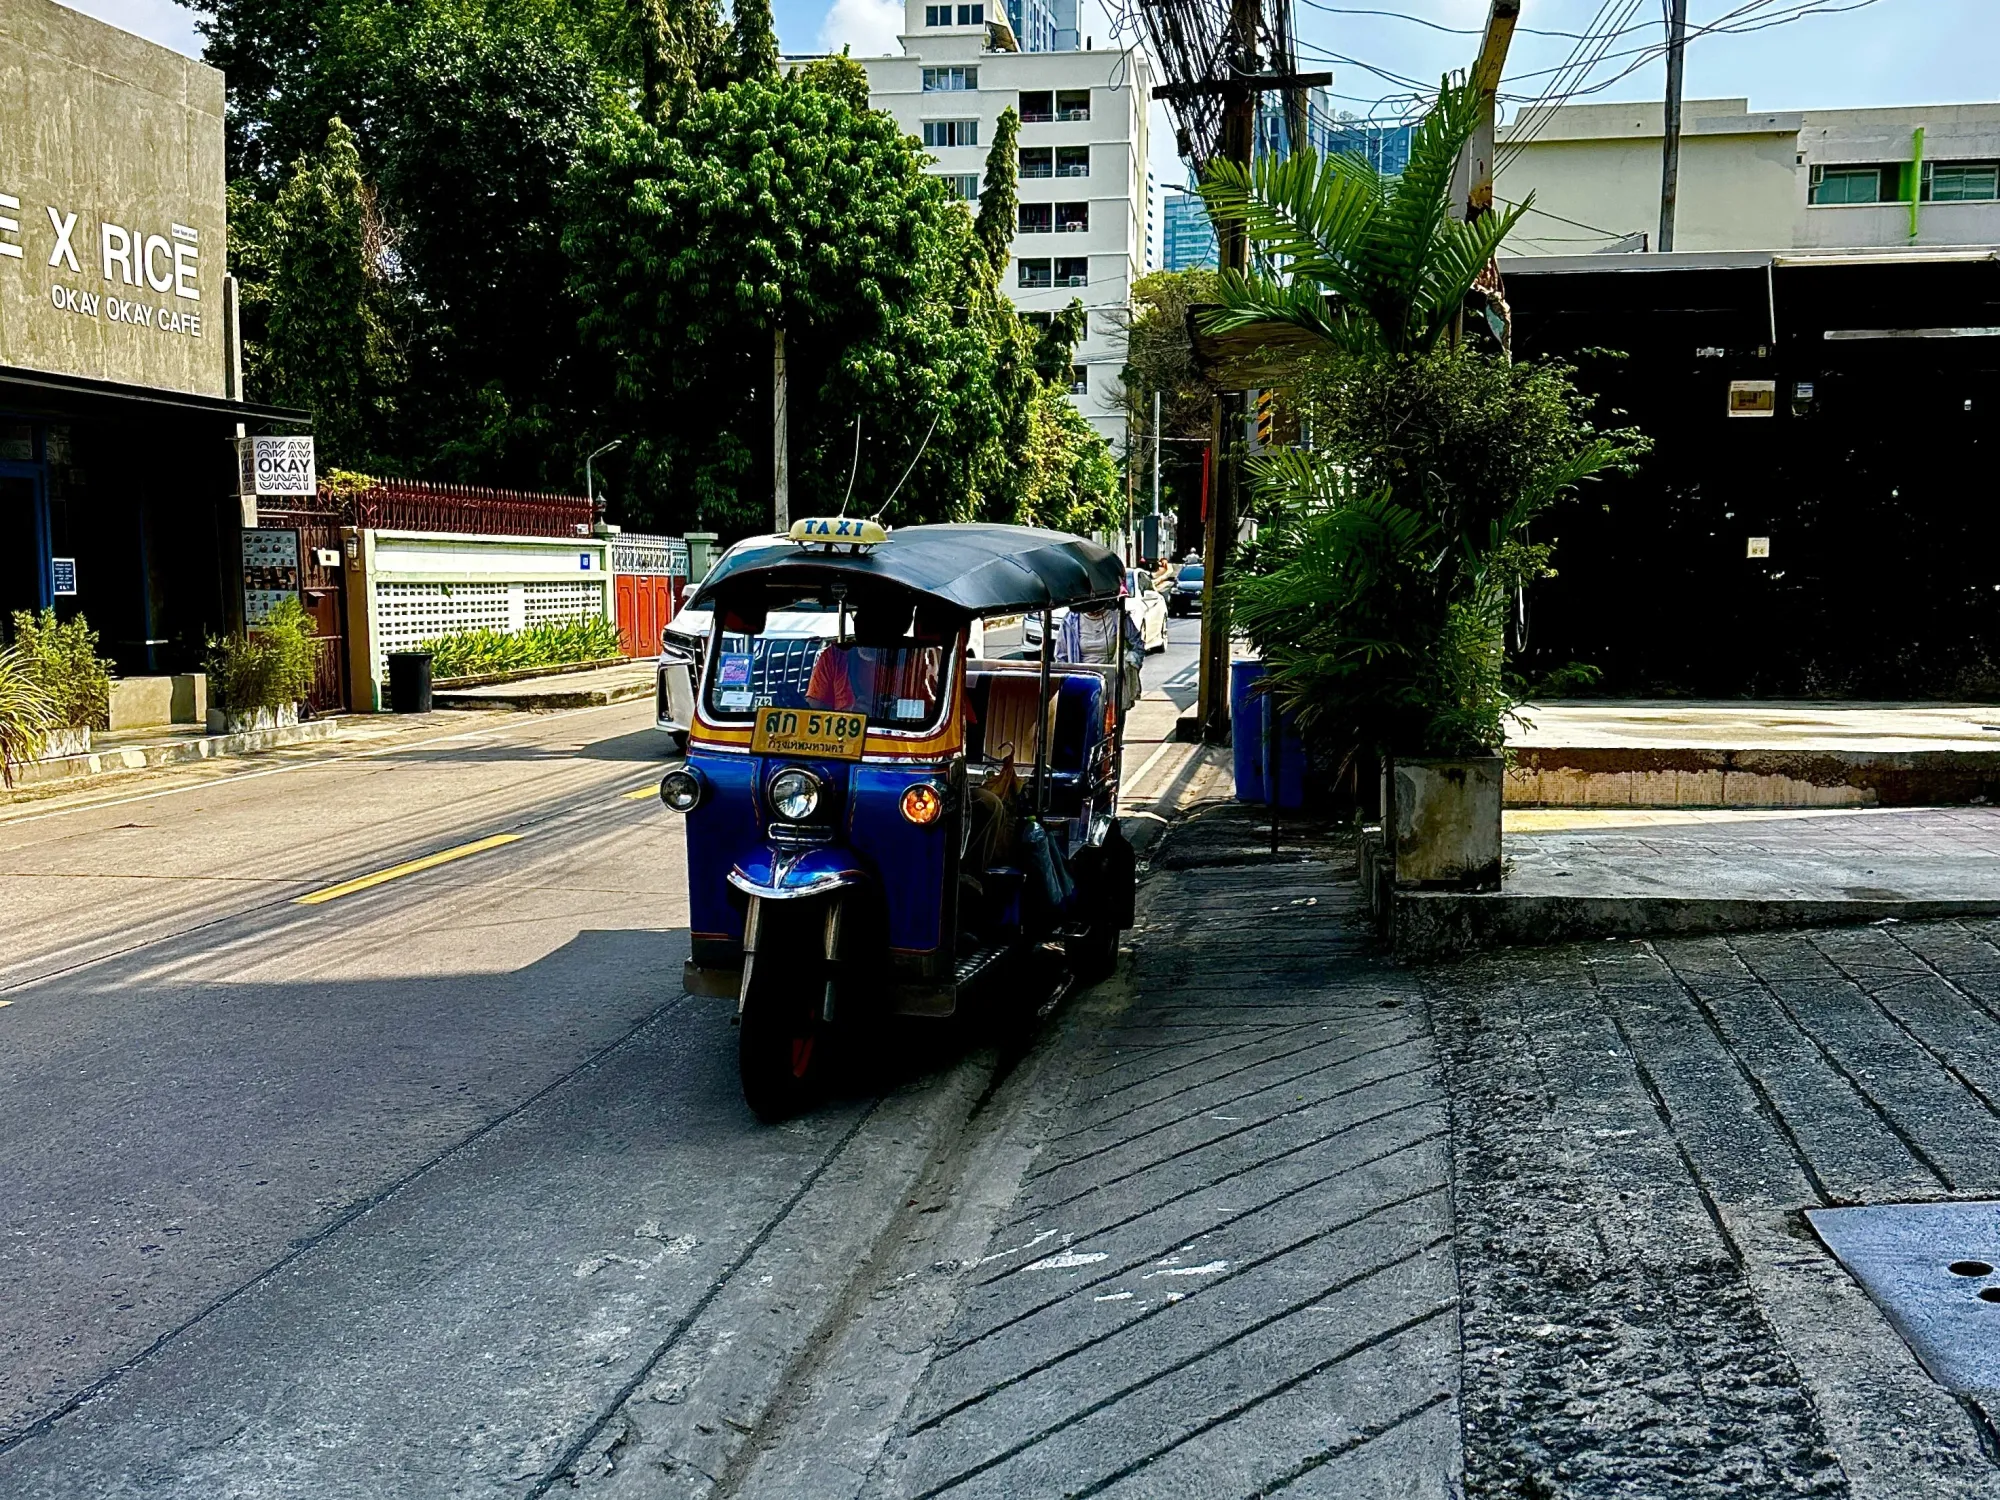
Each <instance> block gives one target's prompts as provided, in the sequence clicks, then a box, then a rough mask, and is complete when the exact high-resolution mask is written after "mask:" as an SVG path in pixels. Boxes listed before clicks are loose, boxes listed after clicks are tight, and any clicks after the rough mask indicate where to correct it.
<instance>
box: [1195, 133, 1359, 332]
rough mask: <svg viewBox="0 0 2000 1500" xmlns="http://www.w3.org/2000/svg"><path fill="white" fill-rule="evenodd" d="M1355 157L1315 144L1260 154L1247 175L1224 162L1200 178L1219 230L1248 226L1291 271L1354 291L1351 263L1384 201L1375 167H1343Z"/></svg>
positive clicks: (1261, 244)
mask: <svg viewBox="0 0 2000 1500" xmlns="http://www.w3.org/2000/svg"><path fill="white" fill-rule="evenodd" d="M1349 161H1350V159H1349V158H1344V157H1341V156H1338V155H1335V156H1331V157H1322V156H1320V155H1319V154H1318V153H1317V152H1315V151H1313V150H1312V149H1310V148H1306V149H1304V150H1300V151H1298V152H1295V153H1293V154H1292V155H1290V156H1279V155H1276V154H1272V155H1268V156H1263V157H1260V158H1258V160H1257V161H1256V163H1255V164H1254V165H1253V166H1252V167H1251V168H1250V169H1249V170H1248V171H1247V172H1246V171H1245V170H1244V169H1243V168H1242V167H1240V166H1238V165H1236V164H1235V163H1233V162H1226V161H1218V162H1216V163H1215V164H1214V165H1213V166H1211V167H1210V168H1209V172H1208V176H1207V178H1206V180H1204V181H1203V183H1202V186H1201V195H1202V201H1203V202H1204V203H1205V204H1207V205H1208V211H1209V215H1210V217H1211V218H1213V219H1214V220H1215V222H1216V224H1217V226H1218V227H1219V228H1220V227H1225V226H1229V225H1240V226H1242V228H1243V231H1244V233H1245V234H1246V235H1247V236H1248V237H1249V239H1250V241H1251V243H1252V244H1253V245H1255V246H1256V247H1257V248H1258V250H1260V251H1261V252H1263V254H1264V255H1265V256H1266V257H1276V258H1278V259H1280V260H1282V262H1283V263H1284V267H1285V271H1286V272H1287V273H1288V274H1289V275H1290V276H1292V277H1294V278H1298V279H1304V280H1309V281H1316V282H1318V283H1319V284H1320V285H1321V286H1324V287H1325V288H1327V290H1329V291H1331V292H1333V293H1335V294H1336V295H1340V296H1351V295H1352V294H1353V292H1354V290H1355V287H1354V282H1353V277H1352V274H1351V270H1350V268H1351V267H1352V266H1353V264H1354V262H1355V258H1356V256H1357V255H1358V254H1359V252H1360V250H1361V247H1362V245H1363V243H1364V242H1365V240H1366V237H1367V233H1368V226H1369V223H1370V222H1371V220H1372V219H1373V218H1374V216H1375V214H1376V213H1377V212H1379V211H1380V208H1381V205H1382V201H1383V200H1382V189H1381V184H1380V182H1379V180H1378V179H1377V178H1376V177H1375V175H1374V170H1373V168H1371V167H1368V166H1367V165H1366V164H1365V163H1364V164H1362V168H1361V170H1360V171H1356V170H1354V169H1353V168H1352V166H1351V165H1341V164H1342V163H1344V162H1349Z"/></svg>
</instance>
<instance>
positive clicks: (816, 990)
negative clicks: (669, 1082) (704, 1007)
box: [736, 909, 828, 1123]
mask: <svg viewBox="0 0 2000 1500" xmlns="http://www.w3.org/2000/svg"><path fill="white" fill-rule="evenodd" d="M773 915H774V914H773V913H772V912H771V911H769V910H768V909H767V910H766V911H765V913H764V917H763V920H764V922H765V924H766V927H765V938H764V941H762V942H760V943H759V945H758V952H757V954H756V955H755V957H754V958H752V960H751V962H750V970H749V973H748V974H747V975H746V976H745V977H744V992H743V997H742V998H743V1013H742V1016H741V1018H740V1021H739V1024H738V1027H737V1033H736V1066H737V1071H738V1073H739V1074H740V1076H741V1078H742V1080H743V1098H744V1100H745V1102H747V1103H748V1104H749V1106H750V1108H751V1110H752V1111H754V1112H755V1113H756V1115H757V1117H758V1118H759V1119H761V1120H764V1121H766V1122H772V1123H775V1122H776V1121H779V1120H786V1119H790V1118H791V1117H792V1116H793V1115H796V1114H798V1113H799V1112H800V1111H802V1110H805V1109H807V1108H810V1107H811V1106H812V1105H813V1104H814V1103H816V1102H817V1101H818V1098H819V1096H820V1094H821V1092H822V1091H823V1088H824V1085H825V1081H826V1074H827V1051H828V1048H827V1027H826V1024H825V1022H824V1021H823V1020H822V1019H821V1009H822V1006H823V1005H824V1003H825V992H826V979H825V976H824V973H823V970H824V967H825V965H824V964H823V963H822V962H818V961H815V960H814V959H809V958H802V957H800V955H801V953H810V952H811V951H812V942H811V937H810V935H808V934H800V935H799V938H800V939H803V942H801V941H797V940H793V939H791V938H788V937H780V936H779V934H777V933H776V932H774V931H772V928H774V927H776V926H777V925H778V922H777V921H774V920H773ZM782 920H783V919H782V918H780V919H779V921H782Z"/></svg>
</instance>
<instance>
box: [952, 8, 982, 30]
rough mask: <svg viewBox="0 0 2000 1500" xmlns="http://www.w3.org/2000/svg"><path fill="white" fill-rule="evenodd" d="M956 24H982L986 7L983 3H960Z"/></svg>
mask: <svg viewBox="0 0 2000 1500" xmlns="http://www.w3.org/2000/svg"><path fill="white" fill-rule="evenodd" d="M958 24H959V25H961V26H984V25H985V24H986V7H985V6H984V5H961V6H960V7H959V8H958Z"/></svg>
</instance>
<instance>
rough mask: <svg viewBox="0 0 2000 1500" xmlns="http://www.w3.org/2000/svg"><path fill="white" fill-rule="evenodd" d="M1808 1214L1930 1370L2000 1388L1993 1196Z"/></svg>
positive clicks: (1999, 1218) (1971, 1387)
mask: <svg viewBox="0 0 2000 1500" xmlns="http://www.w3.org/2000/svg"><path fill="white" fill-rule="evenodd" d="M1806 1218H1807V1219H1809V1220H1811V1221H1812V1227H1813V1229H1814V1231H1815V1232H1816V1233H1817V1234H1818V1235H1819V1237H1820V1239H1822V1240H1823V1241H1825V1242H1826V1247H1827V1249H1829V1250H1831V1251H1832V1252H1833V1253H1834V1255H1835V1256H1836V1257H1837V1258H1838V1259H1839V1261H1840V1263H1841V1264H1842V1265H1843V1266H1845V1267H1847V1269H1848V1272H1849V1273H1850V1274H1851V1275H1852V1276H1853V1277H1854V1279H1855V1280H1856V1281H1858V1282H1860V1283H1861V1285H1862V1286H1863V1287H1865V1288H1866V1289H1867V1292H1868V1295H1869V1296H1871V1297H1873V1298H1874V1299H1875V1301H1876V1304H1877V1305H1878V1306H1879V1307H1881V1309H1882V1311H1883V1312H1885V1313H1887V1314H1888V1315H1889V1321H1890V1322H1891V1323H1893V1324H1895V1325H1896V1331H1897V1332H1898V1333H1900V1334H1902V1336H1903V1340H1904V1342H1905V1343H1907V1344H1908V1345H1909V1346H1910V1347H1911V1348H1912V1349H1913V1350H1915V1351H1916V1355H1917V1358H1918V1359H1920V1360H1922V1361H1923V1362H1924V1368H1925V1369H1926V1370H1929V1371H1930V1372H1931V1376H1932V1378H1934V1379H1935V1380H1936V1381H1937V1382H1938V1383H1939V1384H1940V1385H1942V1386H1944V1387H1945V1388H1946V1389H1948V1390H1954V1391H1981V1392H1995V1391H2000V1203H1884V1204H1878V1205H1875V1206H1873V1207H1869V1208H1809V1209H1807V1210H1806Z"/></svg>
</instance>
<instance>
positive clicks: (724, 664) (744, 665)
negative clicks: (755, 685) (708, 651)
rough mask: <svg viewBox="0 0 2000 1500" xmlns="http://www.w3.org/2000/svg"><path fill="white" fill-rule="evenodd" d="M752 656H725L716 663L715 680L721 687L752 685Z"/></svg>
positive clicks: (753, 658)
mask: <svg viewBox="0 0 2000 1500" xmlns="http://www.w3.org/2000/svg"><path fill="white" fill-rule="evenodd" d="M754 660H756V658H755V657H750V656H725V657H723V658H722V660H721V661H720V662H718V663H717V664H716V669H715V681H716V684H717V685H718V686H720V687H748V686H750V664H751V662H753V661H754Z"/></svg>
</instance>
